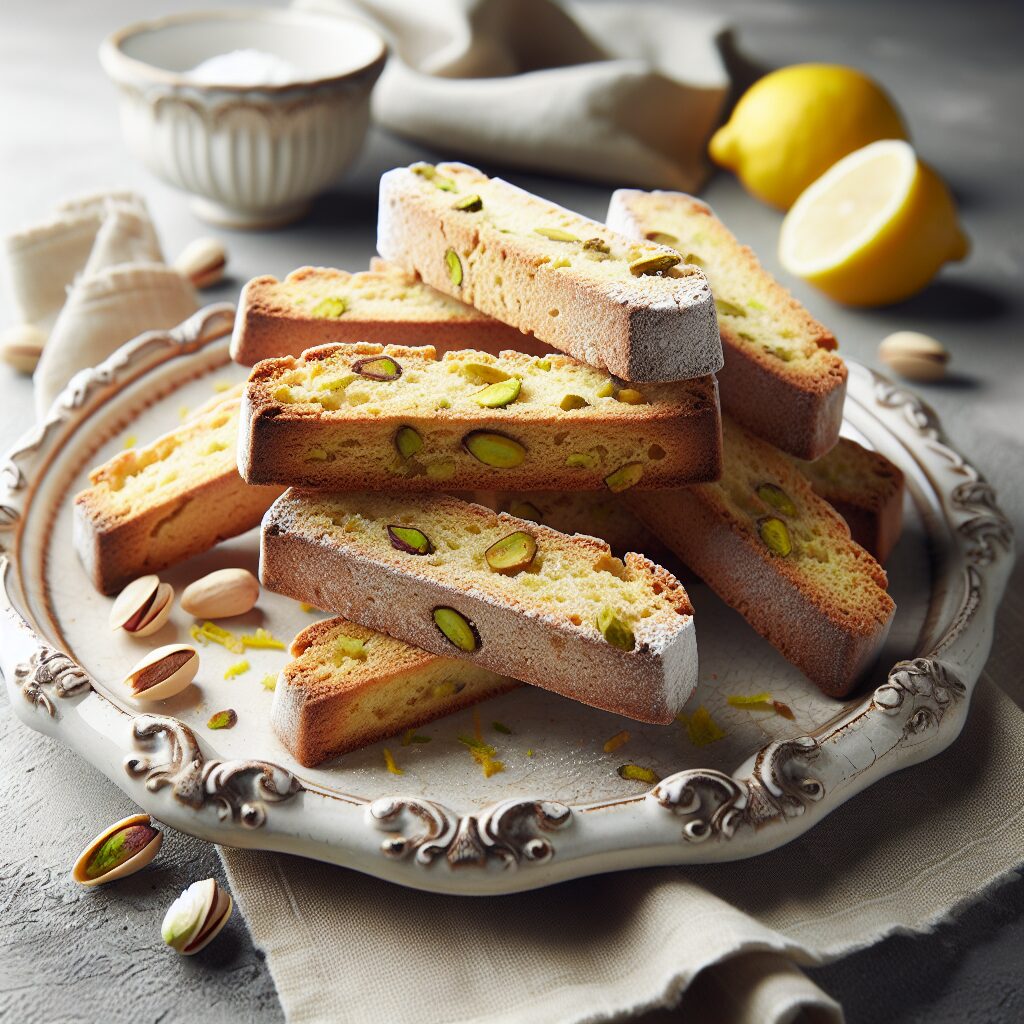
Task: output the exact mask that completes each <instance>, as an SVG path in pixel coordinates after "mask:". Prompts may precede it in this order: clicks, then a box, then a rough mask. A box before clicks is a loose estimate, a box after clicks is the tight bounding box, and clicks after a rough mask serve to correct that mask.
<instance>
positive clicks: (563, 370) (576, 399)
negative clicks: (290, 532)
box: [238, 344, 721, 492]
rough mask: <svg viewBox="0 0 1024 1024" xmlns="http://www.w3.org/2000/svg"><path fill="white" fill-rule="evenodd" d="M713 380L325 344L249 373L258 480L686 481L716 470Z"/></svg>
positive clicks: (526, 484)
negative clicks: (635, 380)
mask: <svg viewBox="0 0 1024 1024" xmlns="http://www.w3.org/2000/svg"><path fill="white" fill-rule="evenodd" d="M720 429H721V424H720V420H719V414H718V404H717V400H716V392H715V380H714V377H702V378H699V379H698V380H692V381H681V382H679V383H676V384H644V385H641V386H638V387H625V386H622V385H621V384H620V383H619V382H617V381H615V380H613V379H612V378H611V377H609V376H608V374H607V373H605V372H603V371H601V370H595V369H594V368H593V367H590V366H585V365H584V364H583V363H578V362H577V361H576V360H575V359H570V358H569V357H568V356H563V355H561V354H554V355H550V356H545V357H543V358H541V357H535V356H527V355H524V354H523V353H520V352H502V353H501V354H500V355H498V356H492V355H488V354H487V353H486V352H474V351H460V352H448V353H446V354H445V355H444V356H443V357H442V358H440V359H438V358H437V353H436V352H435V350H434V348H433V347H432V346H429V345H428V346H423V347H421V348H406V347H403V346H397V345H386V346H381V345H369V344H359V345H322V346H321V347H319V348H315V349H310V350H309V351H307V352H306V353H304V354H303V356H302V358H300V359H294V358H292V357H291V356H288V357H285V358H284V359H268V360H265V361H264V362H262V363H259V364H258V365H257V366H256V367H255V368H254V369H253V371H252V374H251V375H250V378H249V384H248V386H247V388H246V393H245V399H244V401H243V405H242V417H241V428H240V432H239V445H238V466H239V471H240V473H241V474H242V477H243V478H244V479H245V480H247V481H249V482H250V483H260V484H265V483H285V484H293V485H295V486H301V487H308V488H316V489H332V488H334V489H339V490H372V491H377V490H392V491H394V490H400V491H403V492H407V491H429V490H443V491H451V490H472V489H477V488H494V487H501V488H502V489H507V488H520V489H534V490H536V489H539V488H560V489H566V490H569V489H576V490H598V489H603V490H610V491H613V492H618V491H622V490H625V489H627V488H628V487H633V486H636V487H643V488H648V487H679V486H681V485H683V484H687V483H693V482H696V481H704V480H714V479H717V478H718V475H719V472H720V470H721V436H720Z"/></svg>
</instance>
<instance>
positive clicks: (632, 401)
mask: <svg viewBox="0 0 1024 1024" xmlns="http://www.w3.org/2000/svg"><path fill="white" fill-rule="evenodd" d="M615 400H616V401H617V402H624V403H625V404H626V405H645V404H646V400H645V399H644V396H643V392H641V391H637V389H636V388H619V390H618V392H617V393H616V395H615Z"/></svg>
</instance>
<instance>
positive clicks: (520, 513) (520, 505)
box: [505, 501, 544, 523]
mask: <svg viewBox="0 0 1024 1024" xmlns="http://www.w3.org/2000/svg"><path fill="white" fill-rule="evenodd" d="M505 511H506V512H507V513H508V514H509V515H510V516H515V517H516V518H517V519H528V520H529V521H530V522H531V523H539V522H540V521H541V520H542V519H543V518H544V513H543V512H541V510H540V509H539V508H537V506H536V505H534V504H533V502H532V501H510V502H509V503H508V507H507V508H506V509H505Z"/></svg>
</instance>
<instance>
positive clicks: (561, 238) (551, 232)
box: [533, 228, 579, 242]
mask: <svg viewBox="0 0 1024 1024" xmlns="http://www.w3.org/2000/svg"><path fill="white" fill-rule="evenodd" d="M533 230H534V231H535V232H536V233H537V234H538V235H543V236H544V238H550V239H551V241H552V242H578V241H579V239H578V238H577V237H576V236H575V235H573V234H570V233H569V232H568V231H563V230H562V229H561V228H534V229H533Z"/></svg>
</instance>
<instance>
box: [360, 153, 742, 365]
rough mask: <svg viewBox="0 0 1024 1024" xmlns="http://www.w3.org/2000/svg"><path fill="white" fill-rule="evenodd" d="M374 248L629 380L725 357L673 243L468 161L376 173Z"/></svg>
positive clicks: (693, 274) (706, 306)
mask: <svg viewBox="0 0 1024 1024" xmlns="http://www.w3.org/2000/svg"><path fill="white" fill-rule="evenodd" d="M377 250H378V251H379V252H380V254H381V256H383V257H384V258H385V259H386V260H389V261H390V262H392V263H396V264H398V265H399V266H401V267H403V268H404V269H405V270H407V271H410V272H415V273H416V274H418V275H419V276H420V277H421V278H422V279H423V280H424V281H425V282H426V283H427V284H429V285H433V287H435V288H437V289H438V290H440V291H443V292H445V293H447V294H448V295H451V296H453V297H455V298H457V299H460V300H461V301H462V302H467V303H469V304H471V305H473V306H475V307H476V308H477V309H479V310H481V311H482V312H484V313H487V314H489V315H490V316H493V317H495V318H497V319H498V320H501V321H503V322H505V323H507V324H511V325H512V326H514V327H517V328H519V330H521V331H525V332H527V333H529V334H533V335H534V336H535V337H536V338H538V339H539V340H540V341H543V342H546V343H547V344H549V345H551V346H553V347H554V348H557V349H559V350H560V351H562V352H567V353H568V354H569V355H571V356H575V357H576V358H577V359H580V360H582V361H583V362H585V363H589V364H590V365H591V366H596V367H598V368H601V369H607V370H609V371H611V372H612V373H614V374H617V375H618V376H619V377H622V378H623V379H624V380H630V381H652V380H655V381H666V380H688V379H690V378H692V377H703V376H706V375H707V374H710V373H714V372H715V371H716V370H718V369H720V368H721V365H722V345H721V342H720V340H719V337H718V327H717V323H716V319H715V308H714V303H713V301H712V298H711V292H710V290H709V288H708V284H707V281H706V280H705V278H704V275H703V274H702V273H701V272H700V270H698V269H697V268H696V267H690V266H684V265H683V264H682V261H681V259H680V257H679V254H678V253H677V252H675V251H674V250H673V249H669V248H666V247H665V246H661V245H655V244H653V243H651V242H647V241H634V240H633V239H630V238H627V237H625V236H624V235H620V234H618V233H616V232H614V231H611V230H609V229H608V228H607V227H605V226H604V225H603V224H600V223H598V222H597V221H594V220H590V219H589V218H587V217H582V216H580V215H579V214H576V213H572V212H571V211H569V210H566V209H564V208H563V207H561V206H556V205H555V204H554V203H550V202H548V201H547V200H544V199H540V198H538V197H537V196H534V195H531V194H530V193H529V192H524V191H523V190H522V189H520V188H516V187H515V186H514V185H510V184H509V183H508V182H505V181H502V180H501V179H500V178H488V177H487V176H486V175H485V174H482V173H481V172H480V171H478V170H476V169H475V168H473V167H467V166H466V165H465V164H454V163H448V164H440V165H438V166H437V167H434V166H432V165H430V164H414V165H413V166H412V167H399V168H396V169H395V170H392V171H388V172H387V173H386V174H385V175H384V176H383V177H382V178H381V181H380V213H379V216H378V219H377Z"/></svg>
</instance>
